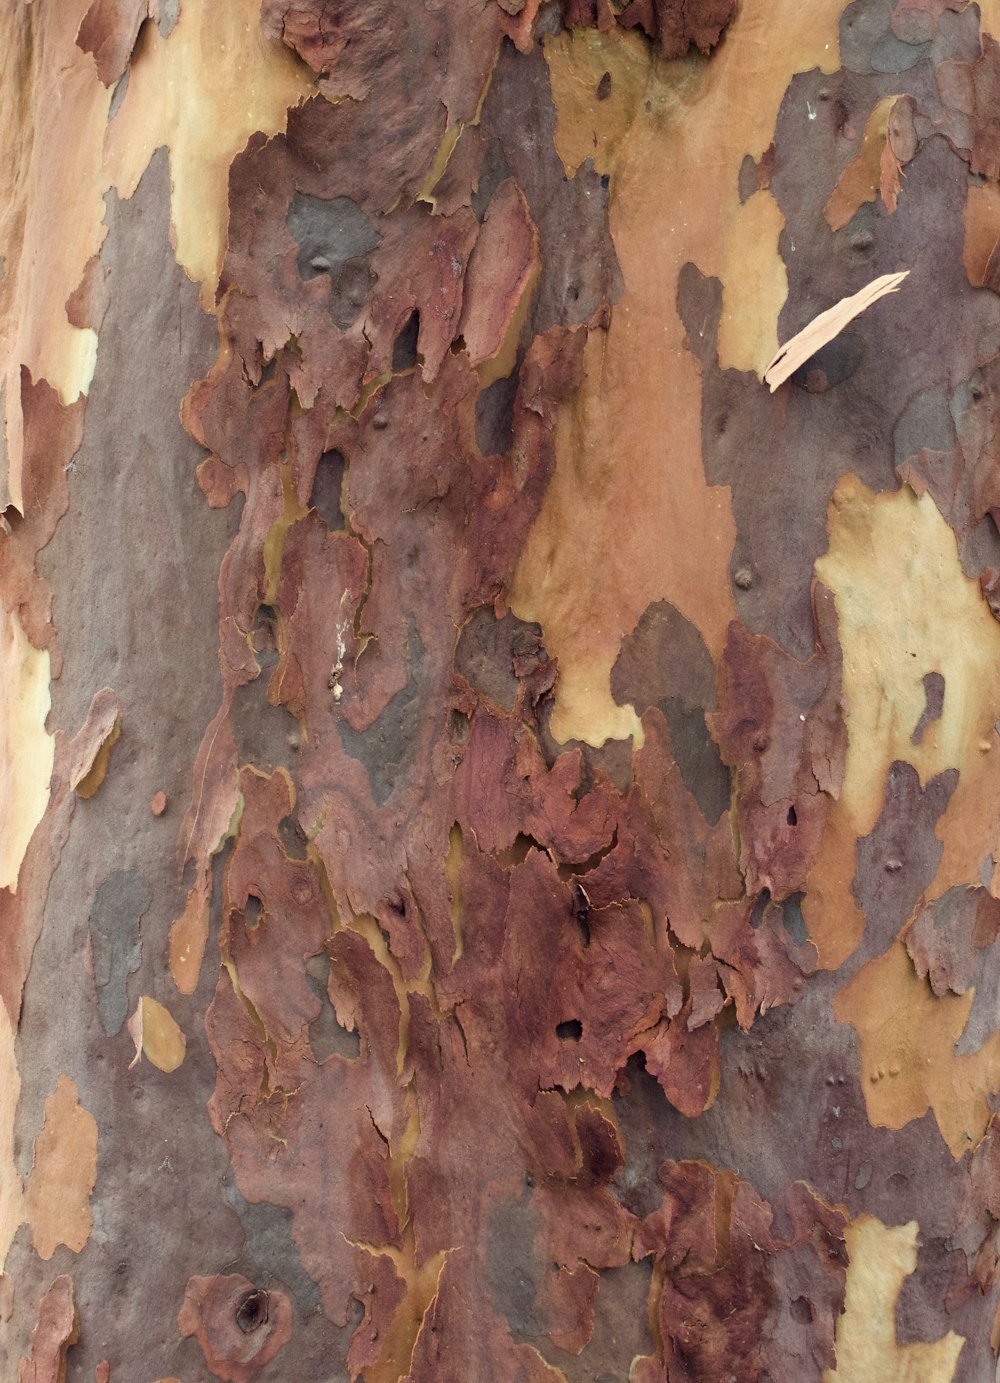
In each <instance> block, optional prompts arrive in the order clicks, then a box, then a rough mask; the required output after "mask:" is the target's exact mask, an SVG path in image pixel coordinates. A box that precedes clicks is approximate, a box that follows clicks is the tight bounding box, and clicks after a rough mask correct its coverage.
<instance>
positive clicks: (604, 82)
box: [595, 72, 611, 101]
mask: <svg viewBox="0 0 1000 1383" xmlns="http://www.w3.org/2000/svg"><path fill="white" fill-rule="evenodd" d="M595 95H596V96H597V99H598V100H599V101H606V100H607V99H608V97H609V96H610V95H611V73H610V72H605V74H604V76H603V77H602V78H601V80H600V81H599V82H598V83H597V91H596V93H595Z"/></svg>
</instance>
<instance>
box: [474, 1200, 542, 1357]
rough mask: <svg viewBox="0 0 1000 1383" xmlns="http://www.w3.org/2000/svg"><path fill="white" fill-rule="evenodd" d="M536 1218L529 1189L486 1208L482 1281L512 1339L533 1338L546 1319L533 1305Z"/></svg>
mask: <svg viewBox="0 0 1000 1383" xmlns="http://www.w3.org/2000/svg"><path fill="white" fill-rule="evenodd" d="M538 1232H539V1217H538V1212H537V1211H536V1210H535V1208H534V1206H533V1205H532V1204H531V1192H530V1190H529V1191H526V1192H525V1196H524V1199H523V1200H521V1201H513V1202H511V1201H507V1202H506V1203H500V1204H494V1205H492V1206H491V1208H490V1219H489V1229H488V1231H487V1239H486V1281H487V1283H488V1284H489V1289H490V1296H491V1297H492V1299H493V1305H494V1307H495V1308H496V1310H497V1311H499V1312H500V1314H501V1315H503V1316H506V1318H507V1321H508V1323H509V1325H510V1331H511V1334H512V1335H513V1336H514V1339H515V1340H533V1339H535V1337H536V1336H539V1335H542V1334H543V1333H544V1331H545V1325H546V1322H545V1321H544V1319H543V1318H542V1316H541V1314H540V1313H539V1311H538V1310H537V1308H536V1306H535V1296H536V1292H537V1287H538V1278H539V1276H540V1274H541V1272H542V1270H543V1264H542V1263H541V1261H540V1258H539V1255H538V1251H537V1249H536V1247H535V1245H536V1244H537V1242H538Z"/></svg>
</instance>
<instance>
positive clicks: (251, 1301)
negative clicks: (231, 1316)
mask: <svg viewBox="0 0 1000 1383" xmlns="http://www.w3.org/2000/svg"><path fill="white" fill-rule="evenodd" d="M236 1324H237V1325H238V1326H239V1328H240V1329H241V1330H242V1331H243V1334H244V1335H252V1334H253V1332H254V1331H255V1330H259V1329H260V1327H261V1326H262V1325H266V1324H267V1293H266V1292H262V1291H253V1292H247V1294H246V1295H245V1296H244V1297H243V1298H242V1299H241V1301H240V1303H239V1305H238V1306H237V1308H236Z"/></svg>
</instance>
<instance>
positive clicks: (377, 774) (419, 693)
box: [337, 626, 427, 807]
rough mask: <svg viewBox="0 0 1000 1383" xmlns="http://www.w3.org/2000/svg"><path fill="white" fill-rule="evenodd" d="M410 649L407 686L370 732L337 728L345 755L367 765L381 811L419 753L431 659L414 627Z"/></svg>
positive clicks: (344, 723) (366, 768)
mask: <svg viewBox="0 0 1000 1383" xmlns="http://www.w3.org/2000/svg"><path fill="white" fill-rule="evenodd" d="M409 649H410V675H409V679H408V680H407V683H406V686H405V687H402V688H401V689H400V690H399V691H398V692H397V693H396V695H395V696H394V697H392V699H391V700H390V701H389V703H388V705H387V706H386V707H385V709H384V710H383V711H382V713H381V715H380V716H379V717H378V718H377V719H376V720H375V721H374V722H373V724H371V725H370V726H369V727H368V729H367V730H355V729H354V728H353V726H351V725H348V724H347V722H346V721H341V722H340V723H339V725H338V726H337V729H338V730H339V732H340V741H341V744H342V745H343V746H344V753H345V754H349V755H350V757H351V758H352V759H357V760H358V762H359V763H361V764H363V765H364V767H365V771H366V772H367V774H368V781H369V783H370V784H371V791H372V797H373V799H374V801H375V804H376V806H379V807H382V806H384V805H385V803H386V802H388V800H389V798H390V797H391V796H392V792H393V789H394V788H395V786H396V783H397V781H398V780H400V779H401V778H405V777H406V776H407V774H408V772H409V769H410V767H411V765H412V763H413V758H414V755H415V754H416V752H417V742H418V731H419V728H420V725H421V719H422V715H423V706H424V701H425V695H426V693H425V687H424V682H425V680H426V678H425V676H424V675H423V671H424V665H425V664H426V662H427V659H426V656H425V654H424V647H423V644H422V643H421V641H420V635H419V634H418V633H417V631H416V629H415V628H413V627H412V626H411V628H410V638H409Z"/></svg>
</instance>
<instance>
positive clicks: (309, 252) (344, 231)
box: [287, 192, 382, 328]
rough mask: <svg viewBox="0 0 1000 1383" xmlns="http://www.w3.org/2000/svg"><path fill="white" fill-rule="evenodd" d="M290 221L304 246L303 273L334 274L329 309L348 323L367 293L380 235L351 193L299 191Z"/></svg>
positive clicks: (337, 319)
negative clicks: (333, 194) (314, 194)
mask: <svg viewBox="0 0 1000 1383" xmlns="http://www.w3.org/2000/svg"><path fill="white" fill-rule="evenodd" d="M287 223H288V229H289V231H290V232H291V234H292V237H293V239H294V240H295V243H296V244H297V245H298V247H299V254H298V259H297V261H296V262H297V264H298V270H299V274H300V275H301V277H302V278H304V279H312V278H316V277H317V276H318V275H319V274H329V276H330V313H331V315H332V317H333V320H334V322H335V323H336V325H337V326H338V327H341V328H346V327H349V326H350V325H351V324H352V322H354V321H355V320H356V318H357V316H358V313H359V312H360V311H361V309H362V307H363V306H364V304H365V300H366V299H367V297H368V292H369V289H370V287H371V283H372V274H371V270H370V267H369V265H370V261H371V256H372V254H373V252H374V251H375V250H376V249H377V248H378V245H379V242H380V241H381V239H382V237H381V235H380V234H379V232H378V231H377V230H376V229H375V227H374V225H373V224H372V222H371V221H370V220H369V218H368V217H367V216H366V215H365V213H364V212H363V211H362V210H361V209H360V207H359V206H358V205H357V204H356V203H355V202H352V201H351V199H350V197H330V198H326V197H310V196H307V195H306V194H305V193H302V192H297V193H296V194H295V196H294V197H293V198H292V204H291V206H290V207H289V209H288V217H287Z"/></svg>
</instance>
